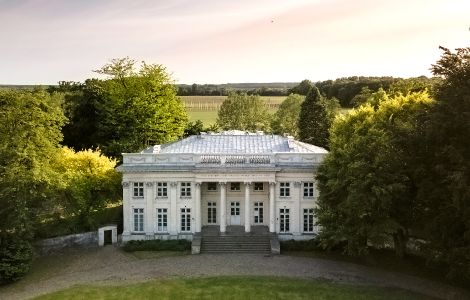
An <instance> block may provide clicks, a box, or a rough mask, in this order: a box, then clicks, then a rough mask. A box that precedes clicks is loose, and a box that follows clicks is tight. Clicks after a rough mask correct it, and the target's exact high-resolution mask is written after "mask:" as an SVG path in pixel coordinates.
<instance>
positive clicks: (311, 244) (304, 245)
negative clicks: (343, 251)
mask: <svg viewBox="0 0 470 300" xmlns="http://www.w3.org/2000/svg"><path fill="white" fill-rule="evenodd" d="M280 244H281V251H315V250H322V249H323V248H321V246H320V243H319V241H318V240H317V239H311V240H305V241H296V240H288V241H281V242H280Z"/></svg>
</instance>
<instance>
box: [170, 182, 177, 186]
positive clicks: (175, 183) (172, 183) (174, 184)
mask: <svg viewBox="0 0 470 300" xmlns="http://www.w3.org/2000/svg"><path fill="white" fill-rule="evenodd" d="M177 184H178V183H177V182H176V181H170V186H171V187H175V186H176V185H177Z"/></svg>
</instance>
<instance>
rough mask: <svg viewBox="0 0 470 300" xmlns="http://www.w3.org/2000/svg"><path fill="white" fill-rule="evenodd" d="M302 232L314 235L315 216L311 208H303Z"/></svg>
mask: <svg viewBox="0 0 470 300" xmlns="http://www.w3.org/2000/svg"><path fill="white" fill-rule="evenodd" d="M302 215H303V232H305V233H314V232H315V215H314V212H313V208H304V209H303V212H302Z"/></svg>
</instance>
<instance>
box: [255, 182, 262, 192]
mask: <svg viewBox="0 0 470 300" xmlns="http://www.w3.org/2000/svg"><path fill="white" fill-rule="evenodd" d="M253 189H254V190H255V191H262V190H264V184H263V183H262V182H255V183H254V187H253Z"/></svg>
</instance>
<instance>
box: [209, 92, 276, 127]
mask: <svg viewBox="0 0 470 300" xmlns="http://www.w3.org/2000/svg"><path fill="white" fill-rule="evenodd" d="M269 119H270V114H269V112H268V107H267V105H266V103H265V102H264V101H263V100H262V99H261V98H260V97H259V96H257V95H250V96H249V95H247V94H246V93H235V92H231V93H230V94H229V95H228V96H227V99H225V100H224V102H223V103H222V105H221V106H220V110H219V113H218V116H217V125H218V126H219V127H220V128H221V129H223V130H232V129H237V130H249V131H254V130H265V131H268V130H269Z"/></svg>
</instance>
